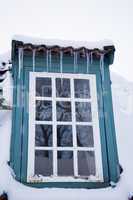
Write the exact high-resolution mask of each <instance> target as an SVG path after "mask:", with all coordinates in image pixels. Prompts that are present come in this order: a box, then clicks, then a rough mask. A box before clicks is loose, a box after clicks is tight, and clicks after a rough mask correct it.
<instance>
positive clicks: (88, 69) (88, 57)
mask: <svg viewBox="0 0 133 200" xmlns="http://www.w3.org/2000/svg"><path fill="white" fill-rule="evenodd" d="M86 58H87V74H89V72H90V53H87V54H86Z"/></svg>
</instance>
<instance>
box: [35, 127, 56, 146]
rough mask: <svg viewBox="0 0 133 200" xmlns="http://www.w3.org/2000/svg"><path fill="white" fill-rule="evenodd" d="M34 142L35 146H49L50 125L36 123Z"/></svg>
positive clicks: (50, 138)
mask: <svg viewBox="0 0 133 200" xmlns="http://www.w3.org/2000/svg"><path fill="white" fill-rule="evenodd" d="M35 133H36V135H35V144H36V146H47V147H51V146H52V145H53V142H52V135H53V134H52V125H42V124H40V125H36V128H35Z"/></svg>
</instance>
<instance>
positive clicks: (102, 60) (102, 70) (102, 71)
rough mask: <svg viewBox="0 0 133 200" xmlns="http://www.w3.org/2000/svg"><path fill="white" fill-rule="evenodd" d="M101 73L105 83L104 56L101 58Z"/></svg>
mask: <svg viewBox="0 0 133 200" xmlns="http://www.w3.org/2000/svg"><path fill="white" fill-rule="evenodd" d="M100 72H101V76H102V82H104V54H101V56H100Z"/></svg>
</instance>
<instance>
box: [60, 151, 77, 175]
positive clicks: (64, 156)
mask: <svg viewBox="0 0 133 200" xmlns="http://www.w3.org/2000/svg"><path fill="white" fill-rule="evenodd" d="M57 157H58V175H59V176H73V175H74V169H73V152H72V151H58V153H57Z"/></svg>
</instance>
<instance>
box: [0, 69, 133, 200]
mask: <svg viewBox="0 0 133 200" xmlns="http://www.w3.org/2000/svg"><path fill="white" fill-rule="evenodd" d="M7 76H8V78H7V79H6V80H5V81H4V83H2V84H5V87H4V88H5V90H4V96H5V97H6V99H7V100H8V101H9V102H10V103H11V97H12V94H11V88H10V87H8V86H11V85H12V82H11V81H12V80H11V77H10V74H9V73H8V74H7ZM111 77H112V83H113V84H112V90H113V102H114V115H115V124H116V134H117V142H118V153H119V158H120V163H121V165H122V167H123V169H124V171H123V174H122V176H121V179H120V181H119V182H118V184H117V186H116V187H115V188H111V187H109V188H104V189H95V190H94V189H92V190H87V189H57V188H52V189H48V188H45V189H37V188H31V187H27V186H24V185H23V184H21V183H18V182H17V181H15V179H14V178H13V176H12V175H11V174H13V172H12V170H11V169H10V168H9V167H8V165H7V161H9V152H10V151H9V150H10V135H11V114H12V113H11V111H0V136H1V139H0V148H1V155H0V194H2V193H3V192H4V191H5V192H7V194H8V197H9V200H29V199H30V200H62V199H63V200H68V199H69V200H82V199H84V200H89V199H90V200H107V199H108V200H127V199H128V195H129V193H130V194H132V193H131V192H133V181H132V179H133V173H132V170H133V159H132V157H130V155H131V153H130V152H129V151H132V147H133V139H132V130H133V84H132V83H130V82H128V81H127V80H125V79H123V78H122V77H120V76H118V75H117V74H114V73H112V74H111Z"/></svg>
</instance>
